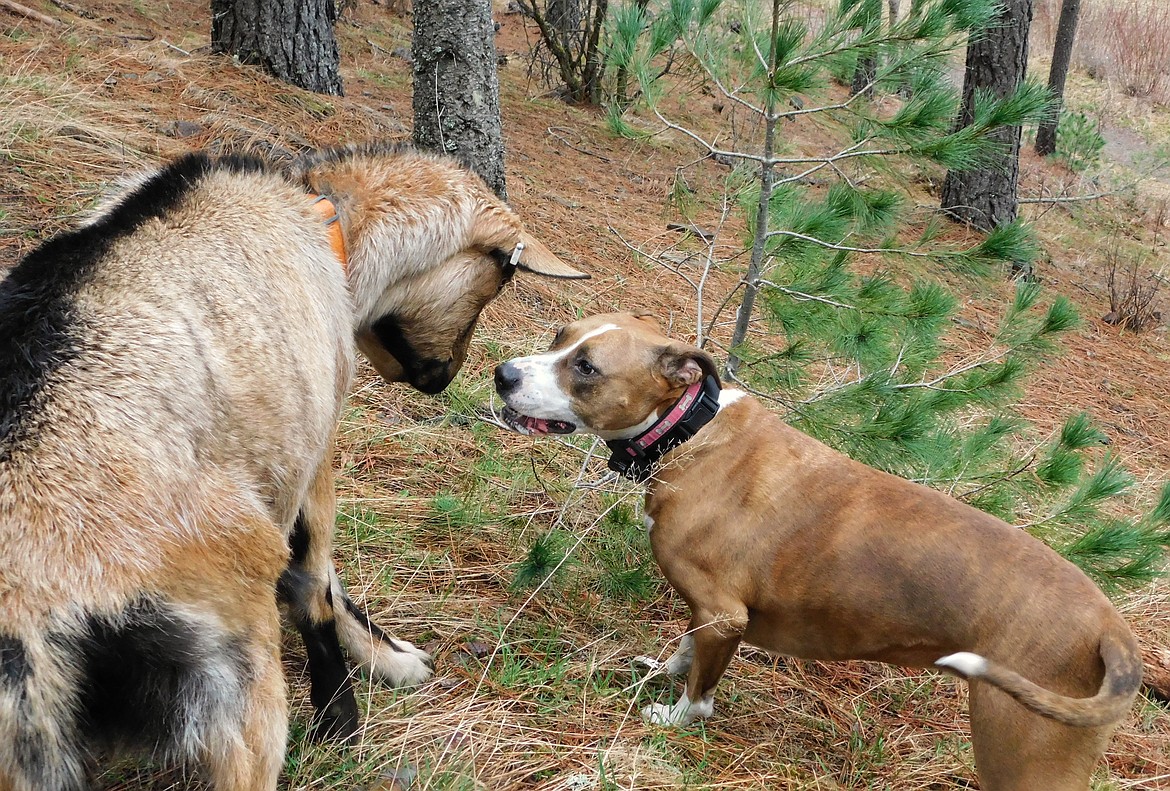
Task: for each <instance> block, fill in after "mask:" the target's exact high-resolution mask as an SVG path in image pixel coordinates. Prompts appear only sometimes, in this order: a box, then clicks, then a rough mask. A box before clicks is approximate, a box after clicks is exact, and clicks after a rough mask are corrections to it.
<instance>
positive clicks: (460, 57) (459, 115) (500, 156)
mask: <svg viewBox="0 0 1170 791" xmlns="http://www.w3.org/2000/svg"><path fill="white" fill-rule="evenodd" d="M495 37H496V34H495V25H494V23H493V22H492V9H491V0H427V2H425V3H415V4H414V38H413V45H412V54H413V56H414V142H415V145H417V146H419V147H420V148H429V149H433V150H437V151H442V152H445V153H448V154H454V155H456V156H459V157H461V158H462V159H464V160H465V161H466V162H467V163H468V164H469V165H470V166H471V167H472V169H473V170H475V172H476V173H478V174H479V175H480V176H481V177H482V178H483V180H484V181H485V182H487V185H488V186H489V187H491V188H492V190H494V191H495V193H496V194H497V195H499V196H500V197H501V198H504V197H506V190H505V184H504V138H503V132H502V130H501V128H500V81H499V75H498V74H497V72H496V42H495Z"/></svg>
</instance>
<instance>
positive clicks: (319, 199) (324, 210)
mask: <svg viewBox="0 0 1170 791" xmlns="http://www.w3.org/2000/svg"><path fill="white" fill-rule="evenodd" d="M309 197H310V198H315V200H314V201H313V208H314V209H316V210H317V213H318V214H320V215H321V217H323V218H324V220H325V227H326V228H328V229H329V246H330V247H332V248H333V254H334V255H335V256H337V260H338V261H339V262H341V269H342V270H343V271H346V272H347V273H348V266H349V255H348V254H347V253H346V251H345V237H344V236H343V235H342V233H341V215H339V214H338V213H337V207H336V206H334V205H333V201H331V200H329V198H327V197H325V196H324V195H315V194H313V193H309Z"/></svg>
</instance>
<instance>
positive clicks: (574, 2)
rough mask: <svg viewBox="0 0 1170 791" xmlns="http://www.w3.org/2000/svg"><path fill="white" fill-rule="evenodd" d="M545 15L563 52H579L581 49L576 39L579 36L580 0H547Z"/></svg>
mask: <svg viewBox="0 0 1170 791" xmlns="http://www.w3.org/2000/svg"><path fill="white" fill-rule="evenodd" d="M545 15H546V16H547V17H548V23H549V25H550V26H551V27H552V29H553V30H555V31H556V33H557V36H558V37H559V38H560V41H561V46H562V47H564V48H565V51H566V52H573V51H579V50H580V49H581V47H579V46H577V37H578V36H579V35H580V34H581V0H548V6H546V10H545Z"/></svg>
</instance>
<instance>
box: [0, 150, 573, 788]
mask: <svg viewBox="0 0 1170 791" xmlns="http://www.w3.org/2000/svg"><path fill="white" fill-rule="evenodd" d="M322 197H324V200H322V199H321V198H322ZM323 208H324V209H325V211H324V212H322V209H323ZM517 268H521V269H527V270H531V271H534V272H538V273H540V274H544V275H549V276H553V277H581V276H583V275H582V274H581V273H580V272H577V271H575V270H573V269H572V268H570V267H568V266H566V265H565V264H563V263H562V262H560V261H559V260H558V259H557V258H556V256H554V255H552V253H551V252H549V251H548V249H547V248H545V247H544V246H543V245H541V244H540V243H539V242H538V241H536V240H535V239H534V238H533V237H532V236H531V235H530V234H529V233H528V231H526V230H525V229H524V227H523V226H522V225H521V223H520V220H519V218H518V217H517V216H516V215H515V213H513V212H512V210H511V209H509V208H508V207H507V206H506V205H505V204H504V203H502V202H501V201H499V200H498V199H497V198H496V197H495V196H494V195H493V194H492V193H491V192H490V191H489V190H488V189H487V188H486V187H485V186H484V184H483V182H482V181H481V180H480V179H479V178H478V177H477V176H475V175H474V174H473V173H471V172H470V171H468V170H467V169H466V168H464V167H462V166H460V165H459V164H458V163H456V162H454V161H453V160H450V159H447V158H441V157H434V156H430V155H427V154H422V153H419V152H415V151H411V150H409V149H401V148H398V147H395V146H392V145H368V146H359V147H351V148H339V149H330V150H327V151H323V152H320V153H318V154H315V155H312V156H309V157H307V158H305V159H303V160H301V161H299V162H297V163H295V165H294V166H293V167H292V168H290V169H285V168H281V167H278V166H276V165H274V164H273V163H269V162H265V161H262V160H259V159H255V158H249V157H222V158H213V157H209V156H206V155H203V154H192V155H189V156H186V157H183V158H180V159H178V160H176V161H174V162H172V163H170V164H169V165H166V166H165V167H162V168H160V169H158V170H156V171H154V172H152V173H149V174H146V175H145V176H143V177H142V178H140V179H138V180H137V181H136V182H135V183H134V184H133V185H130V187H129V189H128V190H127V191H126V192H125V193H123V194H121V195H119V196H117V197H116V198H114V199H112V200H111V201H109V202H107V203H106V204H105V205H104V206H102V207H101V208H100V209H99V210H98V211H97V212H96V214H95V216H93V217H92V218H91V219H90V220H89V221H88V223H87V224H85V225H83V226H82V227H80V228H78V229H76V230H74V231H71V232H68V233H64V234H61V235H59V236H57V237H55V238H53V239H51V240H49V241H47V242H45V243H44V244H43V245H41V246H40V247H38V248H37V249H36V250H34V251H33V252H32V253H30V254H29V255H28V256H27V257H25V258H24V260H22V261H21V262H20V263H19V264H17V266H16V267H15V268H14V269H12V270H11V271H10V272H9V273H8V275H7V276H6V277H5V278H4V279H3V280H0V791H80V789H83V788H88V787H90V783H89V782H88V780H87V775H88V774H89V773H90V772H91V771H92V769H93V768H94V767H93V764H94V762H95V760H97V759H98V758H100V757H103V756H104V755H106V754H108V753H111V752H122V751H137V752H140V753H141V752H144V753H146V754H148V755H153V756H156V757H158V758H160V759H163V760H167V761H171V762H176V763H184V764H196V765H202V767H203V769H204V770H205V771H206V779H207V780H208V781H209V784H210V787H211V788H213V789H215V791H271V789H275V788H276V784H277V775H278V773H279V771H280V767H281V765H282V763H283V759H284V746H285V738H286V733H287V726H288V723H287V714H286V710H287V709H286V703H285V690H284V679H283V677H282V673H281V666H280V656H279V613H278V600H279V602H280V603H281V604H283V605H285V606H286V608H287V609H288V611H289V612H290V613H291V615H292V619H293V622H294V624H295V625H296V627H297V629H298V630H299V631H300V633H301V636H302V637H303V639H304V641H305V645H306V649H307V653H308V661H309V675H310V682H311V699H312V702H313V704H314V706H315V707H316V709H317V714H316V729H317V732H318V733H320V734H322V735H330V736H334V735H335V736H349V735H350V734H352V733H354V732H355V731H356V729H357V727H358V708H357V703H356V701H355V699H354V694H353V689H352V686H351V681H350V674H349V670H348V668H347V666H346V659H345V655H344V654H343V653H342V646H343V645H344V646H345V648H346V650H347V652H348V653H349V656H350V658H352V659H354V660H356V661H357V662H358V663H359V664H361V665H363V666H364V667H365V668H366V669H367V670H368V671H369V672H371V673H372V674H373V675H375V676H378V677H380V678H383V679H385V680H386V681H388V682H390V683H392V684H396V685H411V684H417V683H419V682H421V681H424V680H425V679H427V678H428V677H429V676H430V675H431V672H432V671H431V660H430V658H429V657H428V656H427V655H426V653H424V652H423V651H420V650H419V649H417V648H415V647H414V646H412V645H410V644H409V643H406V642H403V641H399V640H395V639H393V638H391V637H390V636H388V635H386V634H384V633H383V632H382V631H381V630H380V629H378V628H377V627H376V626H375V625H373V624H372V623H371V622H370V621H369V619H368V618H367V617H366V616H365V614H364V613H363V612H362V611H361V610H359V609H358V608H357V607H356V606H355V605H354V603H353V602H352V601H350V599H349V597H348V596H347V595H346V593H345V591H344V589H343V588H342V587H341V585H340V583H339V581H338V579H337V575H336V574H335V573H334V570H333V565H332V558H331V547H332V537H333V525H334V519H335V500H334V492H333V442H334V436H335V433H336V428H337V421H338V417H339V414H340V411H341V409H342V404H343V401H344V399H345V395H346V391H347V389H348V386H349V383H350V378H351V375H352V372H353V368H354V346H355V336H356V339H357V341H358V343H359V345H360V347H361V349H362V350H363V351H364V352H365V353H366V355H367V356H369V357H370V359H371V361H372V362H373V363H374V365H375V366H376V367H377V368H378V370H379V371H380V372H381V373H382V375H383V376H385V377H386V378H388V379H390V380H393V381H398V380H405V381H407V382H409V383H410V384H411V385H413V386H415V387H417V388H418V389H420V390H424V391H426V392H436V391H438V390H441V389H443V388H444V387H445V386H446V385H447V384H448V383H449V382H450V381H451V379H452V377H454V376H455V374H456V373H457V372H458V370H459V368H460V366H461V365H462V364H463V361H464V357H465V355H466V353H467V346H468V341H469V339H470V336H471V332H472V330H473V329H474V327H475V324H476V320H477V318H478V316H479V313H480V311H481V310H482V309H483V307H484V306H485V305H486V304H487V303H488V302H489V301H490V300H491V299H492V298H493V297H495V295H496V294H497V293H498V292H499V290H500V288H501V287H502V285H503V284H504V283H506V282H507V281H508V279H509V278H510V277H511V276H512V274H513V273H514V271H515V270H516V269H517Z"/></svg>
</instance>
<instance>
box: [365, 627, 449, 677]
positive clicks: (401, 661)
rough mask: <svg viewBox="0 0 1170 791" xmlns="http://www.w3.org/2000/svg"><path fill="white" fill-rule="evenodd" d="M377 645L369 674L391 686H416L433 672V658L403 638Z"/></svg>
mask: <svg viewBox="0 0 1170 791" xmlns="http://www.w3.org/2000/svg"><path fill="white" fill-rule="evenodd" d="M387 642H388V643H389V645H388V644H387V643H386V642H383V643H380V644H378V645H377V648H376V651H375V656H374V661H373V662H371V663H370V666H369V670H370V673H371V675H373V676H374V677H375V678H377V679H378V680H379V681H381V682H383V683H384V684H388V685H390V686H392V687H417V686H419V685H420V684H423V683H425V682H426V681H429V680H430V678H431V676H433V675H434V674H435V660H433V659H431V655H430V654H428V653H427V652H426V651H424V650H422V649H421V648H416V647H415V646H414V644H413V643H408V642H407V641H405V640H396V639H390V640H389V641H387Z"/></svg>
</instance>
